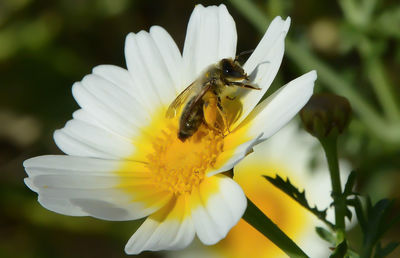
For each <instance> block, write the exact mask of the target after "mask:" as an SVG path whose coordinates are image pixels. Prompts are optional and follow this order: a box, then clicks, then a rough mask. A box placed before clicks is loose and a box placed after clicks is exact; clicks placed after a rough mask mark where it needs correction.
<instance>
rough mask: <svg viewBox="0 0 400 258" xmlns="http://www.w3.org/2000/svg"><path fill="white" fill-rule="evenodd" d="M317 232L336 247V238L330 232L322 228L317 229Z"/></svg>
mask: <svg viewBox="0 0 400 258" xmlns="http://www.w3.org/2000/svg"><path fill="white" fill-rule="evenodd" d="M315 231H317V234H318V235H319V236H320V237H321V238H322V239H324V240H325V241H327V242H328V243H331V244H332V245H336V238H335V236H334V235H333V234H332V233H331V232H330V231H328V230H326V229H324V228H321V227H316V228H315Z"/></svg>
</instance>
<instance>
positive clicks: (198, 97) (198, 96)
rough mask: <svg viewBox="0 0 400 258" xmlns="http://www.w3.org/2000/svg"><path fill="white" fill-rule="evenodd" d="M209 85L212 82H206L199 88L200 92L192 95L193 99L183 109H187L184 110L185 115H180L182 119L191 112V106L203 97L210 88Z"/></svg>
mask: <svg viewBox="0 0 400 258" xmlns="http://www.w3.org/2000/svg"><path fill="white" fill-rule="evenodd" d="M211 85H212V84H211V83H210V82H208V83H206V84H205V85H203V86H202V87H201V88H200V92H199V93H198V94H197V95H196V96H194V97H193V98H192V99H193V100H192V101H191V102H190V104H188V106H187V107H185V110H187V111H186V112H185V114H186V116H185V117H182V119H183V120H186V119H187V116H188V115H189V114H191V113H192V112H193V108H194V107H195V106H196V104H197V103H198V102H199V101H200V100H201V99H202V98H203V96H204V95H205V94H206V93H207V91H208V90H209V89H210V88H211Z"/></svg>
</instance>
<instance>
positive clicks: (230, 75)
mask: <svg viewBox="0 0 400 258" xmlns="http://www.w3.org/2000/svg"><path fill="white" fill-rule="evenodd" d="M220 66H221V70H222V74H223V76H224V77H225V79H227V80H229V81H239V80H243V79H246V80H247V74H246V73H245V72H244V70H243V68H242V66H241V65H240V64H239V62H238V61H236V60H232V59H231V58H224V59H222V60H221V62H220Z"/></svg>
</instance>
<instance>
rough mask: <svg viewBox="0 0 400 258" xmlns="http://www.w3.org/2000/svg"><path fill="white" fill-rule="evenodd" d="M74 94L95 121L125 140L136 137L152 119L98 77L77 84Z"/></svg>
mask: <svg viewBox="0 0 400 258" xmlns="http://www.w3.org/2000/svg"><path fill="white" fill-rule="evenodd" d="M72 93H73V95H74V97H75V99H76V101H77V102H78V104H79V105H80V106H81V107H82V109H84V110H85V111H87V112H88V113H89V114H90V115H91V116H93V118H94V120H95V121H97V122H98V123H100V124H101V125H102V126H103V127H105V128H108V129H109V130H111V131H113V132H114V133H116V134H119V135H121V136H124V137H126V138H131V137H133V136H134V135H135V134H136V133H137V130H138V128H140V127H141V126H142V125H143V124H144V121H148V120H149V119H150V117H149V116H148V114H147V112H143V109H142V108H141V105H140V104H139V103H138V102H137V101H135V99H133V98H132V97H130V96H129V95H128V94H126V93H124V92H123V91H122V90H121V89H119V88H118V87H116V86H115V85H114V84H112V83H110V82H109V81H107V80H105V79H103V78H101V77H99V76H97V75H93V74H91V75H87V76H85V77H84V78H83V80H82V82H77V83H75V84H74V85H73V87H72Z"/></svg>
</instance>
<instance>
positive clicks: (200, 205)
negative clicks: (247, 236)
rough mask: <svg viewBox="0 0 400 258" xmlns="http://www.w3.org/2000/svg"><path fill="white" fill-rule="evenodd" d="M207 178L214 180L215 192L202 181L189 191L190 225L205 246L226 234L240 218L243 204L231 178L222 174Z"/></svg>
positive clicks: (243, 199) (243, 200) (238, 188)
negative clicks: (190, 198)
mask: <svg viewBox="0 0 400 258" xmlns="http://www.w3.org/2000/svg"><path fill="white" fill-rule="evenodd" d="M211 179H212V180H216V181H217V182H218V185H219V191H218V192H217V193H212V190H213V188H212V187H209V186H208V185H207V183H205V182H203V183H202V184H201V185H200V188H199V189H198V190H195V191H193V192H192V199H193V200H192V218H193V223H194V227H195V229H196V234H197V236H198V237H199V239H200V241H201V242H203V243H204V244H206V245H212V244H215V243H217V242H218V241H220V240H221V239H222V238H224V237H225V236H226V235H227V233H228V232H229V230H230V229H231V228H232V227H233V226H234V225H236V223H237V222H238V221H239V219H240V218H241V217H242V215H243V213H244V211H245V209H246V203H247V202H246V197H245V195H244V193H243V191H242V189H241V188H240V187H239V186H238V185H237V184H236V183H235V182H234V181H233V180H232V179H230V178H229V177H226V176H223V175H218V176H215V177H213V178H210V179H209V180H211ZM210 190H211V191H210ZM229 195H230V196H229Z"/></svg>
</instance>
